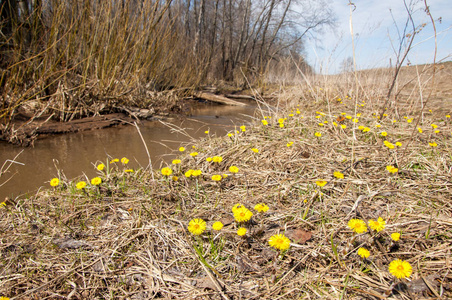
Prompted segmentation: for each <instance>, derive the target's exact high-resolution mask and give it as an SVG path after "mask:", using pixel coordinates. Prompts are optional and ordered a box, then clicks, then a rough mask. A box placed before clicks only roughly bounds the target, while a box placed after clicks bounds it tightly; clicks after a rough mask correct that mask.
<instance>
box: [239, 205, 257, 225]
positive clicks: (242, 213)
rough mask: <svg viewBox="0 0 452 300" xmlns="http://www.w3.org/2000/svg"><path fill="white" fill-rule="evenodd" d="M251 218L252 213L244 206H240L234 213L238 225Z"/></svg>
mask: <svg viewBox="0 0 452 300" xmlns="http://www.w3.org/2000/svg"><path fill="white" fill-rule="evenodd" d="M252 216H253V213H252V212H251V211H250V210H249V209H248V208H246V207H245V206H241V207H239V208H237V209H236V210H235V211H234V218H235V220H236V221H237V222H239V223H241V222H248V221H249V220H250V219H251V217H252Z"/></svg>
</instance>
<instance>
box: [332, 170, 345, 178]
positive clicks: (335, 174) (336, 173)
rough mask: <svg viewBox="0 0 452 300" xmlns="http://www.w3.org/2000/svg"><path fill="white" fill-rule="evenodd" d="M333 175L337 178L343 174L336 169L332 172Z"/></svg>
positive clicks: (342, 176)
mask: <svg viewBox="0 0 452 300" xmlns="http://www.w3.org/2000/svg"><path fill="white" fill-rule="evenodd" d="M333 175H334V177H336V178H338V179H344V174H342V173H341V172H339V171H336V172H334V173H333Z"/></svg>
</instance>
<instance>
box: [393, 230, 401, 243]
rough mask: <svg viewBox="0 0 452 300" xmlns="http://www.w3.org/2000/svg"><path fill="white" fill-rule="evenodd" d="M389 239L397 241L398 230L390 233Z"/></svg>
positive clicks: (398, 238) (398, 236) (398, 237)
mask: <svg viewBox="0 0 452 300" xmlns="http://www.w3.org/2000/svg"><path fill="white" fill-rule="evenodd" d="M391 239H392V240H393V241H394V242H397V241H398V240H400V233H398V232H394V233H392V234H391Z"/></svg>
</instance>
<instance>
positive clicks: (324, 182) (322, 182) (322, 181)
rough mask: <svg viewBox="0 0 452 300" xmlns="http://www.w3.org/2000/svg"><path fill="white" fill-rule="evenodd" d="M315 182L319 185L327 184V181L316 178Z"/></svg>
mask: <svg viewBox="0 0 452 300" xmlns="http://www.w3.org/2000/svg"><path fill="white" fill-rule="evenodd" d="M315 184H317V185H318V186H319V187H324V186H325V184H327V181H326V180H317V181H316V182H315Z"/></svg>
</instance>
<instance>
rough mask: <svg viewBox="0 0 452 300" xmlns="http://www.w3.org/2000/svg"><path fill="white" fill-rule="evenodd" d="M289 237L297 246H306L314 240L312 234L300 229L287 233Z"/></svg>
mask: <svg viewBox="0 0 452 300" xmlns="http://www.w3.org/2000/svg"><path fill="white" fill-rule="evenodd" d="M287 235H288V236H289V237H290V238H291V239H292V241H293V242H294V243H296V244H304V243H306V242H307V241H309V240H310V239H311V238H312V232H311V231H306V230H304V229H301V228H298V229H295V230H291V231H290V232H288V233H287Z"/></svg>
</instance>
